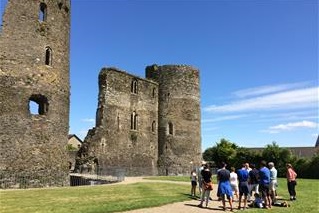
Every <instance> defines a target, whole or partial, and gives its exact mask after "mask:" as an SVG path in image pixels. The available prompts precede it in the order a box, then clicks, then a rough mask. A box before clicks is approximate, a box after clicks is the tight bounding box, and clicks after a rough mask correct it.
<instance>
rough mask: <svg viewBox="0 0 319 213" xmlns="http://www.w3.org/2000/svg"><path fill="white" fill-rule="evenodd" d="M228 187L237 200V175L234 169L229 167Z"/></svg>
mask: <svg viewBox="0 0 319 213" xmlns="http://www.w3.org/2000/svg"><path fill="white" fill-rule="evenodd" d="M230 171H231V172H230V179H229V180H230V186H231V188H232V191H233V193H234V195H236V199H237V200H238V192H239V189H238V176H237V173H236V172H235V167H231V168H230Z"/></svg>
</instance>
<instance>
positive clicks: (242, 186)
mask: <svg viewBox="0 0 319 213" xmlns="http://www.w3.org/2000/svg"><path fill="white" fill-rule="evenodd" d="M237 175H238V181H239V202H238V209H239V210H240V209H241V201H242V197H243V196H244V206H243V208H244V209H246V208H247V196H248V194H249V188H248V178H249V173H248V170H247V169H246V168H245V164H243V167H242V168H241V169H239V170H238V171H237Z"/></svg>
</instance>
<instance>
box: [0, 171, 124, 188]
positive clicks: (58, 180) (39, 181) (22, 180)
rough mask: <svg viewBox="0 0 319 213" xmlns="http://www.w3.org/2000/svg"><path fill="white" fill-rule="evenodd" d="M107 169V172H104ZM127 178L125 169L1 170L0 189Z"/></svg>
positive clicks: (83, 183)
mask: <svg viewBox="0 0 319 213" xmlns="http://www.w3.org/2000/svg"><path fill="white" fill-rule="evenodd" d="M103 171H107V172H103ZM124 179H125V170H124V169H118V168H107V169H103V170H101V171H98V172H94V173H93V172H90V173H69V174H65V173H60V174H59V173H52V174H50V173H46V174H38V173H28V174H24V173H19V174H17V173H16V174H15V173H8V172H4V171H0V189H28V188H45V187H63V186H82V185H91V186H92V185H99V184H109V183H115V182H121V181H124Z"/></svg>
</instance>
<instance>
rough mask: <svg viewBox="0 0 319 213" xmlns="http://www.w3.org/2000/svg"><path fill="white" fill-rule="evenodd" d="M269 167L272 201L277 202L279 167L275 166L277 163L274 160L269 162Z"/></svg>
mask: <svg viewBox="0 0 319 213" xmlns="http://www.w3.org/2000/svg"><path fill="white" fill-rule="evenodd" d="M268 167H269V170H270V184H269V189H270V196H271V200H272V203H276V196H277V191H276V188H277V169H276V168H275V164H274V163H273V162H269V163H268Z"/></svg>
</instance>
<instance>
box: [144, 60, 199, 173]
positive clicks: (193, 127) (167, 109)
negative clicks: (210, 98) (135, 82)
mask: <svg viewBox="0 0 319 213" xmlns="http://www.w3.org/2000/svg"><path fill="white" fill-rule="evenodd" d="M146 77H147V78H150V79H153V80H155V81H157V82H158V84H159V115H158V118H159V121H158V123H159V126H158V132H159V141H158V143H159V150H158V151H159V154H158V155H159V162H158V164H159V173H160V174H162V175H174V174H188V173H189V171H190V168H191V163H190V162H193V163H194V164H197V165H199V162H200V160H201V133H200V120H201V118H200V84H199V71H198V70H197V69H195V68H193V67H190V66H186V65H164V66H156V65H153V66H149V67H147V68H146Z"/></svg>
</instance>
